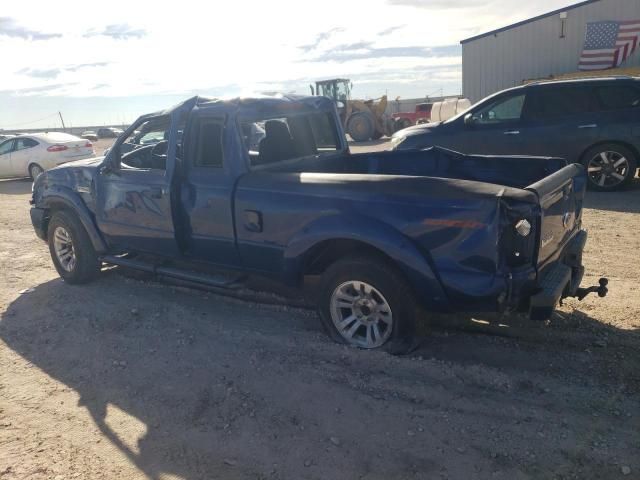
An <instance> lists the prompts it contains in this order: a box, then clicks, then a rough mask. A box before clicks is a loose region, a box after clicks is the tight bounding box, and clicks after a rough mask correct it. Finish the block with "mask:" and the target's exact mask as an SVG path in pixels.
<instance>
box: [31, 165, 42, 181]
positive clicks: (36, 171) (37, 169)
mask: <svg viewBox="0 0 640 480" xmlns="http://www.w3.org/2000/svg"><path fill="white" fill-rule="evenodd" d="M43 172H44V169H43V168H42V167H41V166H40V165H38V164H37V163H32V164H31V165H29V176H30V177H31V179H32V180H35V179H36V178H38V175H40V174H41V173H43Z"/></svg>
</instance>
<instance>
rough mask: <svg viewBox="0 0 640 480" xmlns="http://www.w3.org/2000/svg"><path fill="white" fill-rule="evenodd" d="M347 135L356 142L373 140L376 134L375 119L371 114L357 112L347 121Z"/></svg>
mask: <svg viewBox="0 0 640 480" xmlns="http://www.w3.org/2000/svg"><path fill="white" fill-rule="evenodd" d="M347 133H348V134H349V135H350V136H351V138H353V140H354V141H356V142H366V141H368V140H371V138H372V137H373V135H374V134H375V127H374V121H373V117H372V115H371V114H370V113H369V112H356V113H354V114H352V115H351V116H350V117H349V119H348V120H347Z"/></svg>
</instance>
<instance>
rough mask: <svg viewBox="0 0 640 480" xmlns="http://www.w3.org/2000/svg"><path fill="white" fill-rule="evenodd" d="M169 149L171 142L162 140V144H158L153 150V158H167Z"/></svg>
mask: <svg viewBox="0 0 640 480" xmlns="http://www.w3.org/2000/svg"><path fill="white" fill-rule="evenodd" d="M168 148H169V141H168V140H162V141H161V142H158V143H156V144H155V145H154V146H153V148H152V149H151V156H152V157H161V158H163V159H164V158H167V149H168Z"/></svg>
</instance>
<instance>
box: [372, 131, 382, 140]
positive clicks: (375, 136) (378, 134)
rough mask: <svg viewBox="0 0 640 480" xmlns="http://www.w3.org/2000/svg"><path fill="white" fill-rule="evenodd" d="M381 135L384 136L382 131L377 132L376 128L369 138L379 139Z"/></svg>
mask: <svg viewBox="0 0 640 480" xmlns="http://www.w3.org/2000/svg"><path fill="white" fill-rule="evenodd" d="M382 137H384V133H383V132H378V131H377V130H376V131H375V132H374V133H373V135H372V136H371V138H372V139H373V140H380V139H381V138H382Z"/></svg>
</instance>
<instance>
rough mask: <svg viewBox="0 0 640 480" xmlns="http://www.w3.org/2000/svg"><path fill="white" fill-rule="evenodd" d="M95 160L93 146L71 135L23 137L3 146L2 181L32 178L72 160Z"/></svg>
mask: <svg viewBox="0 0 640 480" xmlns="http://www.w3.org/2000/svg"><path fill="white" fill-rule="evenodd" d="M93 156H95V152H94V150H93V144H92V143H91V142H89V141H87V140H85V139H82V138H79V137H75V136H73V135H69V134H67V133H60V132H50V133H34V134H29V135H20V136H17V137H13V138H10V139H8V140H5V141H3V142H2V143H0V177H3V178H7V177H29V176H30V177H31V178H33V179H35V178H36V177H37V176H38V175H40V174H41V173H42V172H43V171H45V170H48V169H50V168H53V167H56V166H58V165H62V164H63V163H66V162H70V161H72V160H79V159H84V158H89V157H93Z"/></svg>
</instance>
